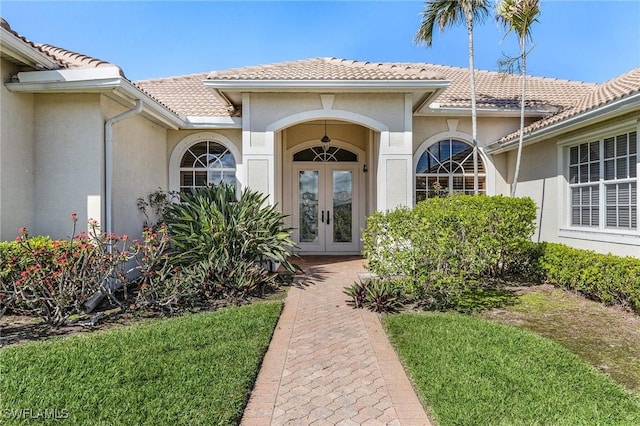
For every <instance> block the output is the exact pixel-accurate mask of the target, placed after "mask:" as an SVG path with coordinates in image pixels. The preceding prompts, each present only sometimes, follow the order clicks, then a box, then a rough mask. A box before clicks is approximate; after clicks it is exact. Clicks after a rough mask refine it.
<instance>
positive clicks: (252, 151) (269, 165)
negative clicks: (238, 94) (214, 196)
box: [242, 94, 275, 204]
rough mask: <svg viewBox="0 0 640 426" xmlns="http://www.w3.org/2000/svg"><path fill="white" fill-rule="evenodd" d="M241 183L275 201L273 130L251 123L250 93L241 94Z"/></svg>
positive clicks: (271, 202) (272, 201) (272, 202)
mask: <svg viewBox="0 0 640 426" xmlns="http://www.w3.org/2000/svg"><path fill="white" fill-rule="evenodd" d="M242 109H243V118H242V164H243V167H242V169H243V171H242V173H243V183H244V185H245V186H246V187H248V188H250V189H251V190H253V191H259V192H262V193H263V194H268V195H269V198H268V202H269V204H274V203H275V132H273V131H266V130H264V129H254V128H253V127H252V125H251V95H249V94H243V95H242Z"/></svg>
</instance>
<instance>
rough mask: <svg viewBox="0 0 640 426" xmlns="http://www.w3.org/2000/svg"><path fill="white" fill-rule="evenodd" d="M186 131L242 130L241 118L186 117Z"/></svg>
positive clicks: (184, 118)
mask: <svg viewBox="0 0 640 426" xmlns="http://www.w3.org/2000/svg"><path fill="white" fill-rule="evenodd" d="M183 120H184V122H185V128H186V129H242V118H241V117H216V116H184V117H183Z"/></svg>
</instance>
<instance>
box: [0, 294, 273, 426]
mask: <svg viewBox="0 0 640 426" xmlns="http://www.w3.org/2000/svg"><path fill="white" fill-rule="evenodd" d="M281 308H282V302H281V301H269V302H259V303H254V304H251V305H246V306H242V307H232V308H226V309H223V310H220V311H218V312H213V313H204V314H194V315H187V316H184V317H179V318H172V319H166V320H157V321H153V322H149V323H145V324H141V325H136V326H130V327H126V328H121V329H117V330H111V331H105V332H96V333H95V334H92V335H89V336H78V337H70V338H62V339H53V340H49V341H45V342H39V343H30V344H24V345H17V346H12V347H7V348H4V349H1V350H0V368H1V371H0V416H1V418H0V423H3V424H18V423H20V422H19V421H16V419H15V418H13V417H21V416H22V417H25V414H20V415H17V416H14V415H13V414H12V411H11V410H21V409H26V410H31V411H28V412H27V415H26V417H29V416H35V415H36V414H37V413H38V412H43V411H44V410H49V411H50V412H51V410H57V411H58V414H62V415H64V413H67V414H68V419H67V420H66V421H64V424H79V425H88V424H92V425H97V424H127V425H133V424H149V425H159V424H194V425H195V424H204V425H212V424H224V425H227V424H235V423H237V422H239V419H240V417H241V415H242V410H243V408H244V406H245V404H246V401H247V399H248V395H249V393H250V391H251V387H252V385H253V383H254V381H255V377H256V375H257V372H258V368H259V365H260V362H261V360H262V357H263V355H264V353H265V351H266V348H267V346H268V345H269V340H270V338H271V334H272V332H273V330H274V328H275V324H276V322H277V320H278V317H279V315H280V310H281Z"/></svg>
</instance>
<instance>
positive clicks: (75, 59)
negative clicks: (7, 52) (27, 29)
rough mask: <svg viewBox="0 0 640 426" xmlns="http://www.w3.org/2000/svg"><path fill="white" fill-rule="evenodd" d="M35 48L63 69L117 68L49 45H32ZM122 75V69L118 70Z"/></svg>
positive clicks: (99, 60)
mask: <svg viewBox="0 0 640 426" xmlns="http://www.w3.org/2000/svg"><path fill="white" fill-rule="evenodd" d="M34 45H35V46H36V48H38V49H39V50H40V51H41V52H44V53H46V54H47V55H48V56H49V57H51V58H53V59H54V60H55V61H56V62H58V63H59V64H60V65H61V66H62V67H63V68H98V67H104V66H109V67H113V66H117V65H114V64H111V63H109V62H106V61H103V60H101V59H97V58H92V57H91V56H87V55H83V54H81V53H76V52H72V51H71V50H66V49H62V48H60V47H56V46H52V45H50V44H42V43H34ZM120 73H121V74H122V69H121V70H120Z"/></svg>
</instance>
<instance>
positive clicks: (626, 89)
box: [498, 68, 640, 144]
mask: <svg viewBox="0 0 640 426" xmlns="http://www.w3.org/2000/svg"><path fill="white" fill-rule="evenodd" d="M637 93H640V68H635V69H633V70H631V71H629V72H627V73H625V74H622V75H620V76H618V77H616V78H613V79H611V80H609V81H606V82H604V83H602V84H600V85H596V86H595V87H594V88H593V89H592V90H591V91H589V93H587V94H586V95H584V96H582V98H581V99H580V100H579V101H578V102H576V103H575V104H574V105H573V106H567V107H566V108H564V109H563V110H561V111H560V112H558V113H557V114H554V115H550V116H548V117H545V118H543V119H542V120H538V121H536V122H534V123H532V124H530V125H529V126H527V127H525V129H524V133H525V135H526V134H528V133H531V132H534V131H536V130H540V129H543V128H545V127H548V126H551V125H552V124H555V123H559V122H561V121H564V120H567V119H569V118H572V117H576V116H578V115H580V114H583V113H586V112H589V111H591V110H594V109H596V108H600V107H603V106H605V105H607V104H609V103H611V102H613V101H616V100H619V99H622V98H626V97H629V96H632V95H634V94H637ZM519 135H520V132H519V131H517V132H514V133H512V134H510V135H507V136H505V137H504V138H502V139H500V140H499V141H498V143H501V144H502V143H506V142H509V141H512V140H515V139H517V138H518V136H519Z"/></svg>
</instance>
